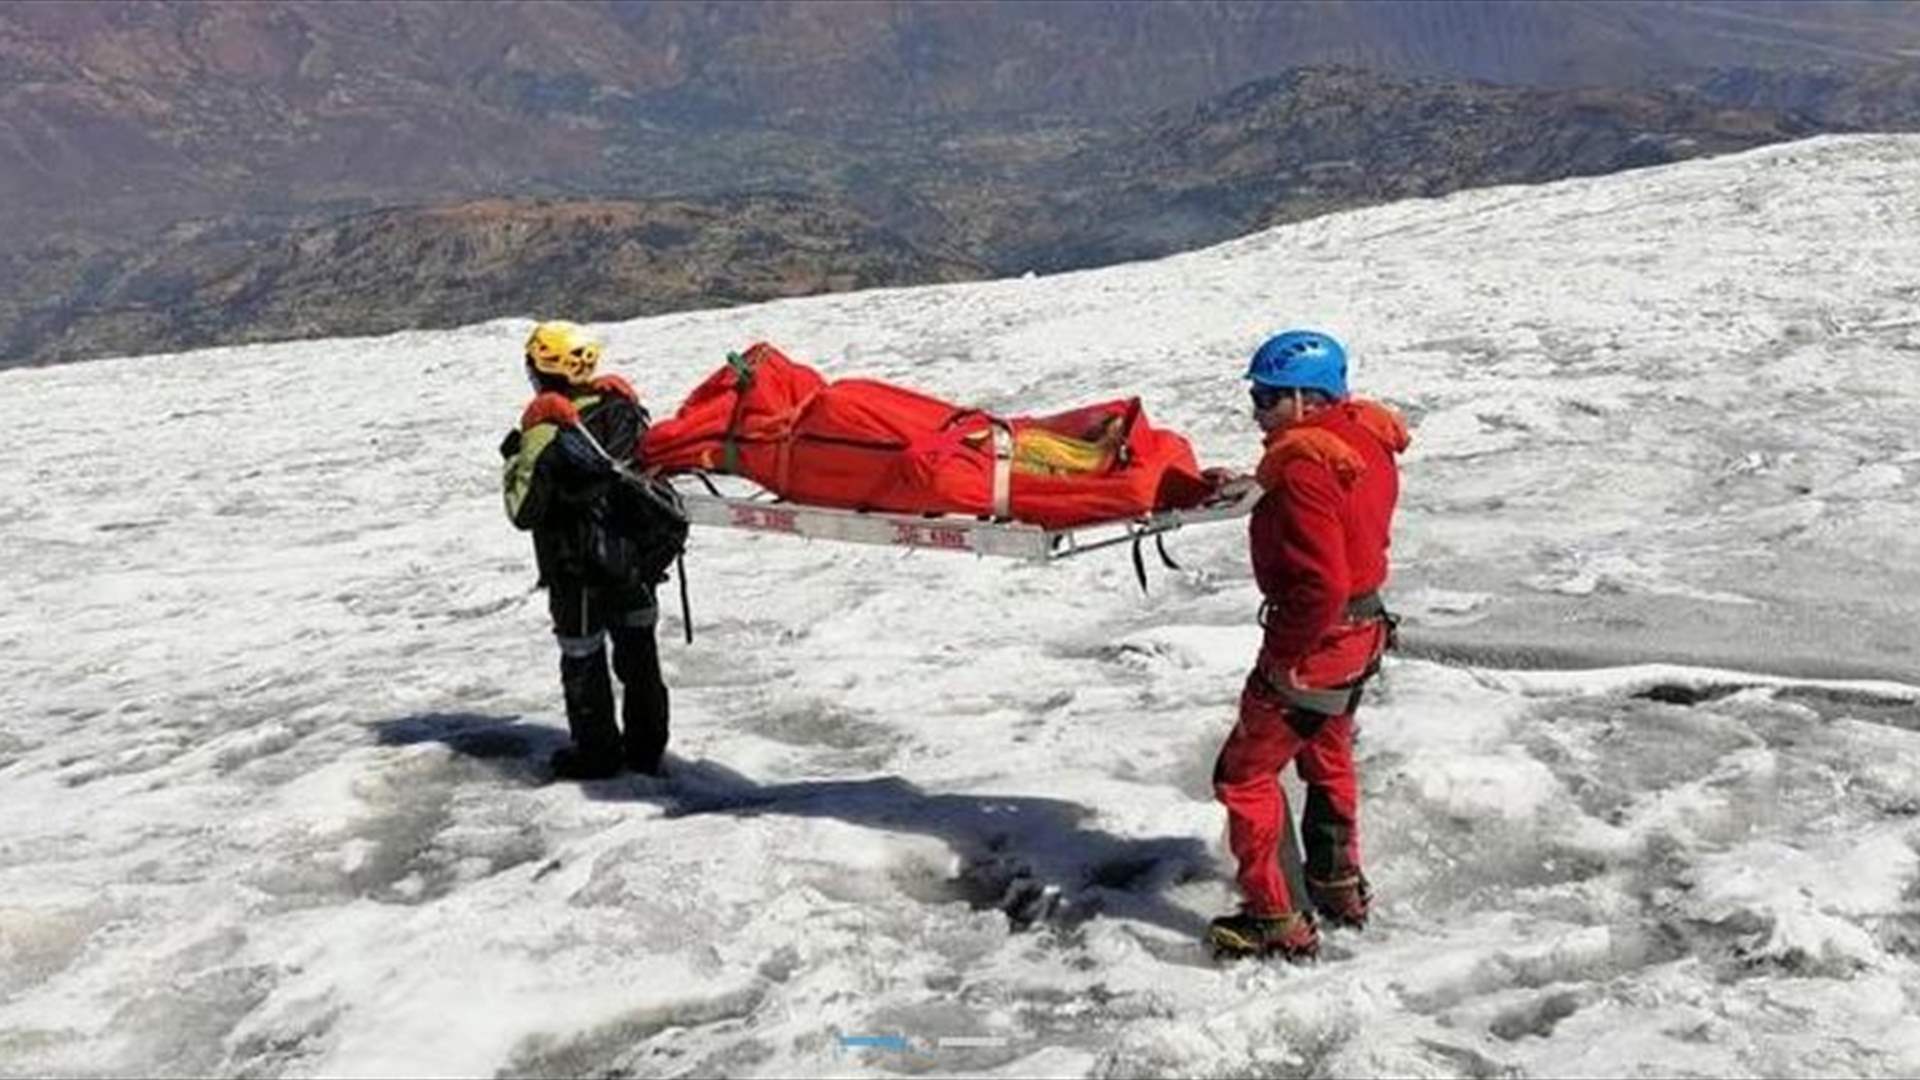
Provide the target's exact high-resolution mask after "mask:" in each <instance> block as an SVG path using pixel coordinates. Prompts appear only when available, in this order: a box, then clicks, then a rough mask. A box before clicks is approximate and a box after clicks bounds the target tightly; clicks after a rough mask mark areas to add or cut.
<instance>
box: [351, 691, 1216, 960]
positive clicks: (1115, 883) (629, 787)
mask: <svg viewBox="0 0 1920 1080" xmlns="http://www.w3.org/2000/svg"><path fill="white" fill-rule="evenodd" d="M373 730H374V732H375V736H376V738H377V740H378V741H379V742H380V743H381V744H382V745H386V746H410V745H415V744H419V743H426V742H435V743H440V744H442V745H444V746H446V747H447V748H448V749H450V750H452V751H453V752H454V753H456V754H460V755H462V756H465V757H469V758H473V759H475V760H476V761H478V762H480V763H481V764H483V765H485V766H486V767H487V768H488V769H490V770H491V771H493V772H495V773H496V774H498V775H500V776H502V777H503V778H505V779H509V780H513V781H517V782H520V783H525V784H537V783H542V782H545V781H546V780H547V779H548V774H547V770H546V767H545V760H546V755H547V754H548V753H550V752H552V751H553V750H555V749H558V748H559V747H561V746H563V745H565V744H566V742H567V736H566V733H565V732H563V731H560V730H559V729H557V728H553V727H549V726H546V725H542V724H530V723H526V722H523V721H521V720H520V719H519V718H518V717H499V716H487V715H483V714H478V713H423V714H419V715H415V716H407V717H401V718H399V719H395V720H386V721H381V722H379V723H376V724H374V725H373ZM667 768H668V776H667V777H666V778H664V779H653V778H649V777H638V776H631V777H625V776H623V777H620V778H617V779H613V780H604V781H597V782H592V783H584V784H581V785H580V788H581V791H582V793H583V794H585V795H586V797H587V798H589V799H594V800H599V801H608V802H643V803H651V804H653V805H657V806H659V807H660V808H661V809H662V810H663V811H664V812H665V815H666V817H667V818H668V819H673V818H680V817H691V816H697V815H707V814H724V815H728V816H732V817H761V816H782V817H817V818H827V819H831V820H834V821H840V822H845V823H847V824H849V825H857V826H860V827H862V828H869V829H877V830H881V831H884V832H893V833H914V834H919V835H923V836H932V837H936V838H938V839H939V840H941V841H942V842H944V843H945V844H946V845H947V846H948V848H949V849H951V850H952V851H953V852H954V854H955V855H956V856H958V857H959V860H960V864H961V869H960V872H959V874H958V875H957V876H956V877H954V878H952V879H950V880H947V881H944V882H940V881H927V882H925V883H923V885H924V887H916V886H914V885H912V884H908V885H907V886H906V888H907V891H908V892H910V893H911V894H913V895H915V896H916V897H917V898H919V899H923V900H933V901H950V900H964V901H966V902H967V903H969V904H971V905H972V906H973V907H974V908H976V909H985V908H989V907H993V908H998V909H1000V910H1002V911H1004V912H1006V914H1007V917H1008V919H1009V920H1010V921H1011V922H1012V924H1013V926H1014V928H1015V929H1024V928H1026V927H1028V926H1031V925H1033V924H1035V923H1043V922H1044V923H1048V924H1052V925H1057V926H1064V927H1067V928H1071V927H1074V926H1078V925H1079V924H1080V923H1082V922H1084V921H1086V920H1087V919H1089V918H1092V917H1094V916H1095V915H1099V914H1106V915H1110V916H1115V917H1119V918H1128V919H1136V920H1139V921H1141V922H1145V923H1150V924H1152V925H1155V926H1160V927H1163V928H1165V929H1168V930H1171V931H1173V932H1175V933H1177V934H1180V935H1182V936H1187V937H1193V936H1197V935H1199V934H1201V933H1202V932H1204V931H1205V929H1206V920H1205V919H1204V918H1203V917H1201V916H1200V915H1197V914H1195V913H1194V912H1191V911H1188V910H1186V909H1185V908H1182V907H1180V906H1178V905H1176V904H1174V903H1172V902H1171V901H1169V900H1167V899H1166V898H1165V897H1163V896H1162V895H1161V893H1162V892H1164V891H1165V890H1166V889H1168V888H1169V887H1171V886H1173V885H1177V884H1180V883H1182V882H1186V881H1191V880H1193V879H1195V878H1196V877H1200V876H1203V875H1206V874H1208V873H1210V870H1209V866H1210V863H1211V860H1210V858H1209V856H1208V854H1207V851H1206V847H1205V845H1204V844H1202V843H1201V842H1200V841H1199V840H1197V839H1195V838H1193V837H1190V836H1164V837H1152V838H1144V839H1143V838H1136V837H1125V836H1116V835H1114V834H1112V833H1108V832H1104V831H1101V830H1098V829H1093V828H1089V827H1087V825H1086V823H1087V822H1088V821H1089V820H1090V819H1092V818H1093V817H1094V812H1093V810H1092V809H1090V808H1088V807H1086V806H1083V805H1081V804H1080V803H1076V802H1070V801H1068V800H1065V799H1049V798H1039V797H1035V796H1023V795H965V794H953V793H937V792H928V791H923V790H921V789H920V788H919V787H917V786H916V785H914V784H913V783H911V782H909V781H907V780H905V779H902V778H900V777H898V776H879V777H870V778H867V779H862V780H796V781H790V782H787V783H778V784H762V783H759V782H758V781H755V780H753V779H752V778H750V777H747V776H743V775H741V774H740V773H737V772H735V771H733V770H732V769H729V768H727V767H726V766H724V765H721V764H718V763H716V762H712V761H707V760H704V759H703V760H700V761H687V760H685V759H682V758H676V757H673V756H672V755H669V756H668V760H667Z"/></svg>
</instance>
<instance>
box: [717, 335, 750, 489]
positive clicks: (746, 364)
mask: <svg viewBox="0 0 1920 1080" xmlns="http://www.w3.org/2000/svg"><path fill="white" fill-rule="evenodd" d="M727 366H728V367H730V368H732V369H733V412H732V413H731V414H730V415H729V416H728V417H727V433H726V435H725V436H724V439H725V441H724V442H723V443H722V444H721V451H720V471H721V472H724V473H733V474H736V475H737V474H738V473H739V472H740V443H739V441H738V439H737V435H738V428H739V427H740V416H741V414H742V413H744V412H745V411H746V405H747V391H748V390H749V389H751V388H752V386H753V364H752V363H751V362H750V361H748V360H747V358H746V357H744V356H742V355H740V354H739V353H736V352H730V353H728V354H727Z"/></svg>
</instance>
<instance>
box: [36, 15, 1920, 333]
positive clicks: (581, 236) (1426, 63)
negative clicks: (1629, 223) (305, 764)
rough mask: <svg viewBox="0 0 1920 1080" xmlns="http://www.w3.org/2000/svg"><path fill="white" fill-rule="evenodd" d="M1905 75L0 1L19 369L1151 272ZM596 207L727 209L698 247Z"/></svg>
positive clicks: (1462, 49) (1873, 57) (1634, 32)
mask: <svg viewBox="0 0 1920 1080" xmlns="http://www.w3.org/2000/svg"><path fill="white" fill-rule="evenodd" d="M1916 50H1920V5H1911V4H1881V3H1866V2H1852V0H1831V2H1824V3H1814V2H1809V3H1798V2H1785V0H1783V2H1779V3H1766V2H1736V0H1611V2H1587V0H1504V2H1496V0H1457V2H1452V3H1430V2H1427V0H1413V2H1402V0H1372V2H1336V0H1307V2H1300V3H1257V2H1239V0H1159V2H1156V3H1136V2H1131V0H1058V2H1052V3H1040V4H1035V3H1025V2H1001V0H868V2H861V3H851V2H829V0H797V2H793V3H780V4H773V3H755V4H747V3H713V2H700V0H656V2H649V3H626V2H611V3H608V2H587V0H582V2H526V0H503V2H499V3H488V4H463V3H442V2H431V0H413V2H399V0H356V2H353V3H337V2H314V0H284V2H276V3H253V2H228V0H212V2H185V0H143V2H137V3H129V2H123V0H95V2H90V3H14V4H7V5H0V229H5V230H6V233H7V235H8V237H9V239H10V241H11V242H10V243H9V245H7V247H6V248H5V249H0V364H4V363H15V362H22V361H48V360H56V359H64V358H72V357H78V356H90V355H100V354H101V353H103V352H114V351H127V350H134V351H147V350H149V349H159V348H174V347H184V346H187V345H194V344H206V343H212V342H217V341H224V340H240V339H245V340H255V339H258V338H261V337H265V336H280V335H287V334H306V333H332V332H337V331H338V330H339V329H340V328H341V327H342V326H348V327H351V326H359V325H380V326H385V325H389V324H392V325H406V324H407V320H409V319H412V320H416V321H417V322H418V323H419V324H421V325H429V324H433V323H438V322H445V321H450V320H452V321H458V320H464V319H467V318H478V317H486V316H487V315H491V314H495V313H498V311H499V310H506V309H515V310H531V309H532V307H533V306H536V305H534V304H533V302H532V298H535V297H543V296H546V295H550V294H551V292H552V290H553V289H554V288H555V286H554V285H553V284H552V281H553V280H554V278H553V277H552V276H551V275H548V274H546V273H545V269H546V268H548V267H549V263H547V262H543V261H542V260H547V259H552V260H557V261H558V262H559V263H563V264H566V265H571V266H588V265H593V266H599V267H602V269H600V270H597V271H595V273H597V274H599V275H600V276H599V277H598V278H594V279H593V280H587V279H584V278H579V277H574V278H568V279H566V280H569V281H571V282H572V286H571V287H574V288H577V289H579V290H581V291H582V295H583V296H585V297H588V298H590V299H586V300H583V301H582V303H583V304H586V305H588V306H590V307H591V308H592V310H593V311H595V312H596V313H602V314H597V315H596V317H613V316H615V315H632V314H639V313H642V312H644V311H650V310H660V308H658V307H655V306H650V305H652V304H654V303H656V302H657V303H660V304H665V305H667V306H687V305H692V304H700V303H727V302H734V301H737V300H743V299H755V298H763V297H766V296H774V295H787V294H789V292H791V291H792V290H794V289H799V288H802V287H803V286H802V284H801V283H803V282H810V283H812V284H810V285H806V286H804V287H805V288H819V289H828V288H840V287H845V285H846V283H848V282H858V283H872V284H907V283H912V282H916V281H928V280H948V279H950V278H951V277H952V276H954V275H956V274H958V275H977V274H982V273H1004V272H1018V271H1021V270H1025V269H1029V268H1038V269H1055V268H1063V267H1077V266H1088V265H1094V264H1096V263H1099V262H1102V261H1107V260H1110V259H1114V258H1131V257H1145V256H1152V255H1159V254H1165V253H1166V252H1168V251H1173V250H1179V249H1180V248H1182V247H1187V246H1192V245H1194V244H1198V243H1206V242H1211V241H1214V240H1219V239H1223V238H1225V237H1227V236H1231V235H1236V234H1237V233H1239V232H1242V231H1245V230H1247V229H1250V228H1256V227H1259V226H1261V225H1265V224H1270V223H1273V222H1276V221H1284V220H1291V219H1294V218H1297V217H1301V216H1305V215H1307V214H1310V213H1317V212H1322V211H1324V210H1327V209H1334V208H1338V207H1342V206H1351V205H1358V204H1361V203H1365V202H1372V201H1378V200H1381V199H1386V198H1394V197H1399V196H1402V195H1405V194H1409V193H1417V194H1437V193H1440V192H1444V191H1450V190H1454V189H1456V188H1458V187H1462V186H1468V185H1473V184H1480V183H1492V182H1507V181H1530V180H1542V179H1550V178H1553V177H1557V176H1564V175H1573V174H1579V173H1587V172H1601V171H1608V170H1610V169H1615V168H1623V167H1630V166H1633V165H1639V164H1650V163H1654V162H1658V161H1663V160H1671V159H1674V158H1678V157H1684V156H1689V155H1692V154H1696V153H1706V152H1715V151H1718V150H1726V149H1737V148H1740V147H1743V146H1747V145H1754V144H1756V143H1758V142H1763V141H1767V140H1769V139H1777V138H1785V137H1791V136H1792V135H1795V134H1799V133H1803V132H1805V131H1810V130H1816V129H1820V128H1836V127H1841V128H1843V127H1847V126H1879V127H1886V126H1912V125H1913V124H1914V122H1915V118H1916V117H1917V116H1920V95H1916V94H1915V93H1914V92H1913V85H1914V84H1913V82H1912V80H1911V77H1910V74H1909V75H1907V76H1901V75H1898V74H1897V73H1899V72H1902V71H1908V72H1910V70H1911V67H1912V62H1911V59H1910V58H1909V59H1908V60H1907V61H1906V62H1905V66H1904V67H1903V66H1902V63H1901V58H1902V57H1903V56H1910V54H1914V53H1915V51H1916ZM1329 63H1340V64H1345V65H1347V66H1346V67H1344V68H1339V69H1332V70H1333V73H1328V72H1327V71H1326V70H1322V71H1321V73H1320V74H1315V75H1310V76H1296V75H1289V76H1285V77H1284V78H1281V79H1279V80H1278V81H1276V80H1275V76H1276V75H1277V74H1278V73H1280V72H1284V71H1288V70H1290V69H1293V68H1295V67H1296V66H1298V65H1316V64H1317V65H1325V64H1329ZM1714 67H1729V68H1737V71H1733V72H1720V73H1716V72H1715V71H1713V70H1710V69H1712V68H1714ZM1367 71H1372V72H1376V73H1377V72H1383V71H1384V72H1391V73H1393V74H1392V75H1391V77H1386V76H1382V75H1379V74H1367V73H1366V72H1367ZM1742 72H1743V73H1744V74H1742ZM1809 72H1814V73H1816V74H1813V75H1809V74H1808V73H1809ZM1887 73H1894V74H1887ZM1474 78H1478V79H1489V80H1493V81H1496V82H1503V83H1520V82H1530V83H1540V84H1546V85H1555V86H1563V87H1564V86H1568V85H1573V84H1582V83H1593V82H1604V83H1607V84H1609V85H1608V86H1606V87H1604V88H1599V89H1588V90H1583V91H1579V92H1571V91H1553V90H1543V89H1521V88H1519V87H1511V86H1510V87H1506V88H1504V89H1503V88H1499V87H1489V86H1484V85H1478V84H1474V83H1471V82H1469V81H1466V80H1469V79H1474ZM1809 79H1814V80H1826V81H1824V82H1820V81H1815V82H1809V81H1807V80H1809ZM1677 80H1678V81H1684V82H1686V83H1687V84H1688V85H1691V86H1693V87H1696V88H1697V89H1698V90H1699V93H1700V95H1704V96H1705V98H1711V99H1712V100H1714V101H1717V102H1720V103H1721V104H1722V105H1724V106H1735V107H1727V108H1721V107H1709V106H1707V105H1704V104H1702V101H1703V100H1704V99H1705V98H1703V97H1701V96H1694V97H1686V96H1676V95H1670V94H1669V95H1662V94H1660V93H1657V92H1655V91H1654V90H1653V89H1651V87H1654V86H1657V85H1664V84H1668V83H1673V82H1675V81H1677ZM1795 80H1798V81H1795ZM1238 87H1244V89H1235V88H1238ZM1809 88H1811V89H1809ZM1195 101H1204V104H1202V105H1200V106H1198V107H1197V108H1196V107H1195V106H1194V105H1193V102H1195ZM1155 110H1158V111H1157V112H1156V111H1155ZM1785 110H1800V111H1803V112H1806V113H1807V114H1808V115H1809V116H1810V117H1811V118H1812V123H1807V122H1803V121H1802V120H1799V119H1796V118H1791V117H1787V116H1783V115H1780V114H1781V113H1782V112H1783V111H1785ZM1143 117H1144V118H1145V119H1143ZM749 194H752V195H754V200H750V201H747V202H742V201H740V200H741V199H743V198H745V197H746V196H747V195H749ZM501 198H505V199H510V200H514V201H512V202H495V203H488V204H487V205H488V206H489V207H490V209H488V210H486V211H485V213H481V212H480V211H478V210H473V209H471V208H469V209H468V210H466V211H463V212H462V213H463V214H465V215H467V216H461V215H457V214H450V213H449V212H447V211H445V210H444V209H440V208H444V207H446V206H449V205H454V204H469V203H473V202H475V201H476V200H489V199H501ZM541 199H545V200H548V202H547V203H546V204H544V205H541V204H539V203H537V202H529V201H528V200H541ZM554 200H559V201H554ZM583 202H584V203H590V204H593V205H597V206H601V207H603V208H611V207H614V206H616V205H630V210H631V213H632V214H635V215H639V216H641V217H646V218H647V219H648V220H649V221H651V220H652V217H653V216H655V215H658V214H661V213H665V212H666V211H665V210H664V208H665V207H667V206H674V207H678V209H677V210H676V211H675V212H676V213H678V214H680V215H682V216H683V217H686V218H688V219H689V220H691V219H692V217H694V216H698V215H699V214H707V215H709V216H708V217H706V218H702V219H701V221H702V222H703V223H704V224H702V225H701V226H700V227H699V228H698V229H696V231H695V233H694V238H693V239H689V240H688V241H687V244H688V245H691V247H692V248H695V249H698V250H700V251H701V252H703V254H702V255H701V256H700V260H704V261H700V260H696V261H697V262H698V265H699V269H697V271H686V272H684V273H682V272H681V271H679V270H675V269H674V268H673V267H672V266H671V265H670V263H671V261H672V260H671V259H670V258H667V257H666V253H674V254H676V255H677V254H684V252H683V251H682V250H681V247H677V246H672V245H670V246H669V247H668V248H666V249H662V252H656V253H654V255H649V256H646V257H643V256H642V255H640V254H636V251H651V250H652V249H651V248H650V247H649V245H648V242H647V241H646V240H645V239H644V237H643V235H642V234H643V233H645V235H650V236H658V235H662V234H660V233H658V232H657V231H656V232H650V233H647V232H645V228H644V224H642V223H639V222H638V218H636V219H635V220H634V221H633V222H628V223H626V224H621V223H620V221H621V220H624V219H620V218H619V215H617V214H615V215H613V217H611V218H608V219H607V220H608V224H607V226H606V227H607V229H608V230H609V236H608V237H607V238H595V237H592V236H590V235H589V233H590V232H591V229H588V228H587V227H585V226H581V225H578V224H577V221H578V220H586V219H570V220H575V221H576V224H574V225H568V226H566V227H564V228H563V227H561V226H560V224H559V221H560V220H561V219H562V218H565V216H566V215H565V214H563V213H559V212H558V211H556V210H555V207H556V206H561V205H568V206H572V205H575V204H580V203H583ZM742 207H750V208H751V209H749V210H742V209H741V208H742ZM607 212H608V213H609V214H611V213H612V211H611V209H608V210H607ZM733 213H740V214H742V215H743V218H742V220H740V221H731V220H727V215H728V214H733ZM525 215H532V216H533V217H535V218H542V219H544V220H548V221H549V225H548V226H546V227H544V228H543V229H542V230H536V231H535V232H536V234H537V240H535V241H534V242H532V246H531V247H530V248H529V249H528V250H527V251H526V252H524V253H520V254H513V255H511V256H509V255H508V254H507V253H504V252H503V251H500V250H496V249H494V248H492V247H490V246H489V242H482V241H481V240H480V239H478V237H477V235H476V232H475V230H476V229H479V228H480V227H479V226H478V225H476V224H474V220H475V217H476V216H477V217H479V218H488V217H491V218H497V219H499V223H500V224H499V227H500V229H501V230H502V231H500V232H499V233H498V234H497V235H498V236H507V235H519V233H517V232H514V231H513V230H515V229H519V228H521V226H520V225H517V224H515V225H511V226H509V225H508V224H506V223H508V222H517V221H520V220H521V218H522V217H523V216H525ZM589 219H590V220H599V219H595V218H589ZM829 226H831V227H832V228H835V229H844V230H845V236H844V238H843V239H844V240H845V243H840V242H838V241H835V242H831V243H830V242H828V241H829V240H831V239H832V237H831V236H830V235H829V232H827V231H824V230H828V229H829ZM483 231H484V230H483ZM377 233H391V234H392V236H391V237H390V238H382V237H381V236H377V235H375V234H377ZM441 234H444V237H445V242H444V244H442V243H441V242H439V241H435V240H431V239H430V237H432V236H435V235H441ZM749 235H751V236H752V237H754V239H753V240H752V242H751V244H748V242H747V240H746V238H747V237H748V236H749ZM343 237H353V238H357V239H355V240H353V241H352V242H351V243H349V242H348V241H346V240H343V239H340V238H343ZM323 238H324V239H323ZM743 244H747V247H741V246H740V245H743ZM854 245H872V249H871V250H866V249H864V248H860V247H858V246H854ZM749 249H750V250H749ZM772 249H779V250H780V251H782V252H783V254H781V255H780V256H778V257H777V258H772V259H771V261H770V259H769V256H768V254H767V253H768V251H770V250H772ZM723 252H731V253H732V254H731V255H726V256H724V257H723V255H722V254H721V253H723ZM409 253H415V254H417V255H418V257H419V259H420V260H421V262H420V265H418V266H410V265H408V259H409V258H410V257H412V256H411V255H410V254H409ZM462 253H467V254H462ZM789 256H790V257H791V260H797V261H781V260H785V259H788V258H789ZM462 258H470V259H472V260H474V263H473V265H471V266H469V267H467V268H466V270H465V271H464V272H463V271H461V270H460V269H459V267H458V265H457V264H458V263H459V262H460V260H461V259H462ZM729 258H733V259H741V260H745V261H746V263H747V268H746V269H739V268H735V267H732V266H730V265H727V264H726V260H727V259H729ZM809 259H811V260H814V262H812V263H807V260H809ZM489 260H491V261H489ZM803 263H806V264H807V265H806V266H805V267H804V268H803V265H802V264H803ZM775 264H777V265H780V266H782V267H784V268H785V269H783V270H781V271H779V272H778V273H771V274H770V273H769V271H768V270H767V267H768V266H769V265H775ZM676 274H678V275H679V276H676ZM689 275H690V276H689ZM889 275H891V276H889ZM369 278H371V279H375V280H379V281H381V282H382V283H383V286H382V287H381V288H377V289H375V288H364V287H361V286H362V283H363V281H365V280H367V279H369ZM696 281H697V282H699V283H701V284H699V285H698V287H697V288H696V287H695V286H694V285H693V284H691V283H692V282H696ZM455 282H460V283H464V284H454V283H455ZM699 289H708V290H711V291H707V292H701V291H699ZM294 290H299V291H300V294H299V295H295V294H294V292H293V291H294ZM463 290H466V291H467V293H468V295H462V291H463ZM690 290H691V291H690ZM277 293H286V295H276V294H277ZM614 298H627V299H626V300H625V301H623V302H616V300H615V299H614ZM639 298H656V299H654V300H642V299H639ZM603 301H604V306H602V305H603ZM623 303H624V304H625V306H622V305H623ZM488 304H498V305H501V307H499V308H496V309H492V310H487V309H486V305H488Z"/></svg>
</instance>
